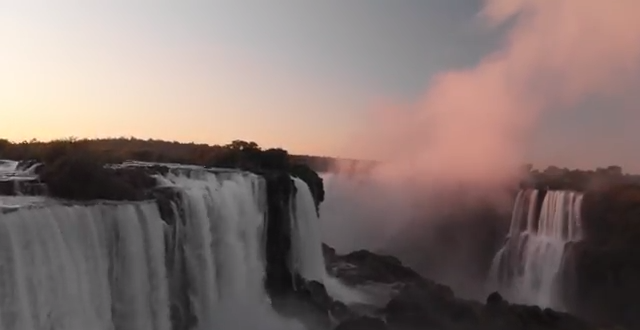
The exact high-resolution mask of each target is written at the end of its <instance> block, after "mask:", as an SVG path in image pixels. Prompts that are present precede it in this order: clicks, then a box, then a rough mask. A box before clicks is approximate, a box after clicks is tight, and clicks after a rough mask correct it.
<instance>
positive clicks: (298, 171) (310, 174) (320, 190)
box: [289, 164, 324, 212]
mask: <svg viewBox="0 0 640 330" xmlns="http://www.w3.org/2000/svg"><path fill="white" fill-rule="evenodd" d="M289 172H290V173H291V175H292V176H295V177H297V178H300V179H301V180H302V181H304V182H305V183H306V184H307V186H309V190H310V191H311V195H312V196H313V200H314V201H315V203H316V212H319V207H320V203H322V202H323V201H324V182H323V180H322V178H321V177H320V175H318V173H317V172H315V171H314V170H312V169H311V168H310V167H309V166H307V165H304V164H295V165H293V166H291V169H290V170H289Z"/></svg>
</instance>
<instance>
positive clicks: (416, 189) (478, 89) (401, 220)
mask: <svg viewBox="0 0 640 330" xmlns="http://www.w3.org/2000/svg"><path fill="white" fill-rule="evenodd" d="M478 19H479V20H480V22H481V23H482V25H483V26H485V27H486V28H488V29H500V31H505V32H504V38H503V39H502V43H501V44H500V47H498V49H496V50H495V51H494V52H492V53H490V54H488V55H487V56H486V57H485V58H483V59H482V60H481V61H480V62H478V63H477V65H475V66H473V67H471V68H468V69H460V70H453V71H447V72H443V73H441V74H439V75H438V76H436V77H434V78H433V79H432V80H431V83H430V86H429V87H428V89H427V90H426V91H425V93H424V95H422V96H421V97H420V99H418V100H416V101H415V102H413V103H411V104H396V103H393V102H386V103H381V104H379V106H378V107H377V108H376V109H375V111H373V115H372V117H371V118H370V119H371V122H370V123H366V126H367V127H366V129H365V134H363V136H361V138H362V140H360V139H356V141H355V142H354V143H353V145H354V147H355V148H356V149H357V151H364V152H366V153H370V154H373V155H375V156H376V157H377V158H379V159H381V160H383V161H385V163H384V165H383V166H380V167H379V168H377V169H376V170H375V171H373V173H372V175H371V176H369V177H367V178H362V179H360V178H358V177H354V178H347V177H344V176H343V177H340V176H336V177H334V178H332V180H333V181H334V183H333V184H332V185H331V186H329V187H328V191H327V195H328V196H331V195H332V194H336V196H340V198H334V199H332V198H328V199H327V200H326V201H325V203H323V206H322V209H321V213H322V214H323V219H322V220H323V222H324V226H325V228H326V229H327V231H328V232H325V239H326V240H327V242H329V243H330V244H335V245H336V246H340V247H341V248H342V249H343V250H349V249H356V248H358V246H356V245H358V244H359V245H360V246H359V247H360V248H362V247H371V248H382V249H385V250H388V251H395V252H392V253H394V254H396V255H398V256H399V257H401V258H402V259H404V260H417V261H415V262H414V263H411V262H410V264H411V266H416V269H421V267H422V266H428V267H427V268H430V269H432V270H436V271H437V273H435V274H428V275H430V276H434V278H436V279H441V280H443V281H445V283H447V281H448V282H449V283H447V284H450V285H453V286H454V287H456V290H465V289H464V288H465V285H467V284H469V283H472V284H473V285H472V287H473V286H475V287H477V286H478V285H477V283H476V282H473V281H477V280H478V276H474V275H473V273H474V272H475V273H476V274H480V273H481V270H482V267H486V263H487V262H490V261H491V260H490V259H487V258H486V257H487V256H488V258H490V257H492V254H491V252H492V251H484V252H483V251H482V250H481V249H480V247H483V246H487V242H486V240H485V241H483V239H485V238H488V239H489V241H490V240H491V239H492V238H491V236H490V235H494V236H496V237H494V238H493V239H495V240H496V241H499V239H501V236H500V235H499V233H497V232H496V233H493V234H492V232H491V230H490V229H491V228H490V227H491V226H492V225H496V226H498V225H499V224H500V223H501V221H502V222H504V223H508V217H509V210H510V207H511V205H512V200H511V198H512V197H513V196H511V194H510V193H509V192H508V191H505V190H504V189H503V188H504V184H505V183H513V182H515V180H516V179H518V178H519V176H520V174H521V173H519V170H520V165H522V164H523V163H524V162H525V161H526V159H525V158H524V150H526V148H527V146H528V143H529V142H530V135H531V134H532V132H534V130H535V129H536V128H537V122H538V120H539V118H540V116H541V115H543V114H545V113H546V112H549V111H568V109H571V108H576V106H577V105H579V104H580V102H584V101H585V99H588V98H590V97H592V96H605V97H611V96H615V95H616V94H617V93H620V92H625V89H627V88H629V86H630V85H629V83H630V81H631V80H633V79H636V75H637V73H638V64H639V63H640V1H638V0H609V1H605V0H486V1H485V2H484V8H483V9H482V11H481V12H480V13H479V14H478ZM576 111H579V110H576ZM605 111H606V110H605ZM594 134H597V133H596V132H594ZM336 180H343V183H341V184H337V183H335V181H336ZM470 185H471V188H472V189H465V188H469V186H470ZM478 186H480V187H478ZM461 187H462V189H460V188H461ZM494 187H499V188H500V189H492V188H494ZM476 188H481V189H476ZM487 188H488V189H487ZM335 190H338V192H340V191H342V192H343V194H342V195H337V193H336V192H335ZM345 192H346V193H345ZM498 192H503V193H504V194H503V195H500V194H498ZM391 196H394V198H391ZM485 198H488V199H489V200H487V199H485ZM487 201H489V202H491V203H490V204H486V202H487ZM495 201H498V204H496V203H494V202H495ZM487 205H491V207H490V208H489V209H487V208H485V206H487ZM496 205H497V207H495V206H496ZM344 208H351V210H348V211H349V212H346V211H344V210H342V209H344ZM332 209H333V210H334V211H335V212H333V213H336V212H342V214H343V216H345V217H347V218H348V219H343V218H340V217H336V216H334V215H332V213H331V211H330V210H332ZM336 210H338V211H336ZM483 210H484V211H483ZM494 211H495V212H494ZM345 214H346V215H345ZM477 220H486V221H477ZM347 222H348V223H349V225H348V226H347V225H346V223H347ZM452 226H453V227H452ZM459 228H463V229H465V230H462V231H460V230H458V229H459ZM487 229H489V231H488V234H486V235H485V234H482V233H481V231H482V230H487ZM336 232H340V233H341V234H342V236H340V235H335V234H334V233H336ZM447 232H448V234H449V236H447V237H448V238H447V239H444V240H441V241H438V240H436V239H435V238H437V237H440V236H442V235H441V234H442V233H447ZM390 233H394V234H395V236H393V235H390ZM456 235H457V236H456ZM353 237H357V239H354V238H353ZM394 237H395V238H394ZM443 237H444V236H443ZM362 245H367V246H362ZM489 245H490V244H489ZM493 252H495V251H493ZM434 253H435V254H434ZM442 254H446V255H447V258H445V259H448V260H447V261H450V262H449V263H443V264H442V265H441V264H438V263H437V262H436V261H437V259H438V258H431V259H430V261H429V258H428V256H429V255H432V256H433V255H435V256H441V255H442ZM483 258H484V259H486V260H485V265H483V264H481V261H479V260H482V259H483ZM439 259H443V258H442V257H439ZM487 260H488V261H487ZM434 262H435V263H436V264H433V263H434ZM416 263H417V264H416ZM474 263H476V264H477V265H474ZM440 266H442V267H440ZM447 267H449V268H448V269H441V268H447ZM478 270H479V271H478ZM452 274H458V275H456V276H457V277H459V278H456V279H452ZM460 288H462V289H460ZM468 294H470V295H471V294H476V293H468Z"/></svg>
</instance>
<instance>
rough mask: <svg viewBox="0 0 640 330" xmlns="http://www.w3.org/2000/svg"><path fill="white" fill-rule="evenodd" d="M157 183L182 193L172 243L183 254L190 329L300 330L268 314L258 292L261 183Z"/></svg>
mask: <svg viewBox="0 0 640 330" xmlns="http://www.w3.org/2000/svg"><path fill="white" fill-rule="evenodd" d="M163 181H164V183H165V184H169V183H173V184H174V185H175V186H177V187H178V188H179V189H180V190H181V191H182V193H183V194H182V195H183V200H182V207H183V209H184V212H183V214H184V219H182V221H178V225H177V226H178V228H177V235H176V236H177V237H176V239H177V240H178V242H179V245H180V246H181V247H182V248H183V249H184V252H183V253H184V256H185V259H186V260H185V263H186V273H187V274H188V277H189V279H188V282H189V287H188V288H187V290H188V296H189V303H190V306H191V307H192V308H191V309H192V313H193V314H194V316H195V318H196V319H197V320H198V323H197V325H196V328H195V329H197V330H211V329H233V330H240V329H248V330H250V329H274V330H275V329H301V328H302V326H301V325H300V324H299V323H297V322H293V321H291V320H286V319H284V318H282V317H280V316H279V315H278V314H276V313H275V312H274V311H273V310H272V309H271V306H270V303H269V300H268V297H267V294H266V292H265V290H264V287H263V280H264V276H265V263H266V261H265V257H264V254H263V251H264V240H263V237H264V236H263V232H264V226H265V216H266V208H267V206H266V183H265V181H264V179H263V178H261V177H259V176H257V175H254V174H250V173H242V172H228V173H219V174H217V175H216V174H213V173H209V172H207V171H204V170H191V171H188V172H187V173H186V174H180V175H175V174H168V175H167V176H166V177H165V178H164V180H163ZM179 258H180V256H179V255H178V256H175V258H174V259H179ZM183 318H188V316H187V315H183Z"/></svg>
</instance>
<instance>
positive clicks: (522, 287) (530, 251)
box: [490, 190, 582, 309]
mask: <svg viewBox="0 0 640 330" xmlns="http://www.w3.org/2000/svg"><path fill="white" fill-rule="evenodd" d="M541 193H542V192H541V191H538V190H524V191H520V192H519V193H518V196H517V198H516V201H515V205H514V208H513V215H512V219H511V226H510V229H509V233H508V235H507V241H506V243H505V245H504V247H502V249H501V250H500V251H499V252H498V253H497V254H496V256H495V258H494V261H493V264H492V267H491V275H490V276H491V278H490V281H491V283H490V284H491V286H492V287H493V288H492V289H495V288H496V287H497V289H498V290H499V291H501V292H502V293H504V294H505V295H506V296H507V297H508V298H509V299H510V300H512V301H513V302H517V303H523V304H534V305H539V306H542V307H553V308H557V309H562V308H563V306H562V302H561V301H560V299H559V297H558V295H557V292H558V285H560V284H561V283H559V278H560V276H559V275H560V274H559V272H560V271H561V269H562V263H563V258H564V251H565V246H566V244H567V243H568V242H571V241H577V240H580V239H581V237H582V230H581V216H580V212H581V205H582V194H580V193H577V192H572V191H548V192H547V193H546V195H544V196H543V197H542V204H541V205H540V204H539V201H540V199H541V196H540V195H541Z"/></svg>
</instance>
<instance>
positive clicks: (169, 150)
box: [0, 138, 331, 202]
mask: <svg viewBox="0 0 640 330" xmlns="http://www.w3.org/2000/svg"><path fill="white" fill-rule="evenodd" d="M0 159H11V160H17V161H37V162H41V163H44V164H45V166H44V169H43V171H44V173H41V176H42V177H43V178H45V179H49V180H45V181H49V182H47V183H48V184H49V186H50V187H52V188H54V189H55V188H56V187H61V188H64V189H62V190H60V194H58V195H60V197H65V198H74V199H75V198H80V197H82V196H95V195H96V194H97V193H85V192H84V191H80V190H79V189H80V188H81V183H82V181H83V180H82V178H81V177H80V176H81V175H84V178H85V179H87V178H89V179H91V180H94V179H95V180H94V181H96V180H97V179H98V178H99V179H100V180H98V181H100V182H103V183H104V182H109V181H117V180H115V179H113V178H115V176H114V175H115V174H113V173H111V174H109V173H107V171H108V170H106V169H104V165H105V164H118V163H122V162H125V161H132V160H133V161H143V162H155V163H178V164H190V165H200V166H204V167H216V168H235V169H241V170H247V171H252V172H256V173H261V172H266V171H286V172H289V173H291V174H292V175H294V176H297V177H300V178H301V179H302V180H304V181H305V182H306V183H307V184H308V185H309V187H310V189H311V190H312V193H313V194H314V197H315V198H316V201H317V202H321V201H322V200H324V188H323V184H322V179H321V178H320V177H319V176H318V174H317V173H316V170H315V169H314V167H322V166H331V165H330V164H329V160H325V159H323V158H319V157H309V156H299V155H298V156H292V155H290V154H289V153H288V152H287V151H286V150H284V149H280V148H270V149H263V148H262V147H260V146H259V145H258V144H257V143H255V142H247V141H242V140H236V141H233V142H231V143H229V144H226V145H207V144H198V143H180V142H170V141H162V140H153V139H149V140H142V139H136V138H109V139H75V138H68V139H61V140H54V141H49V142H42V141H37V140H32V141H25V142H20V143H13V142H10V141H8V140H0ZM323 162H324V163H323ZM62 174H64V175H62ZM74 175H75V180H74ZM112 179H113V180H112ZM68 181H78V187H71V188H73V189H71V188H70V186H69V185H68ZM58 182H60V183H62V182H64V183H65V184H64V185H62V184H53V185H52V184H50V183H58ZM96 182H97V181H96ZM105 185H106V183H105ZM94 188H95V189H96V191H97V190H99V187H97V186H96V187H94ZM114 190H117V189H114ZM120 190H122V189H120ZM110 196H111V195H110ZM127 196H128V195H127ZM99 197H100V198H106V197H104V196H99Z"/></svg>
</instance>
